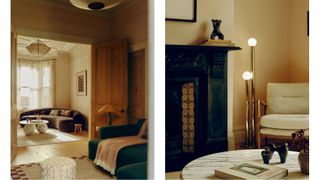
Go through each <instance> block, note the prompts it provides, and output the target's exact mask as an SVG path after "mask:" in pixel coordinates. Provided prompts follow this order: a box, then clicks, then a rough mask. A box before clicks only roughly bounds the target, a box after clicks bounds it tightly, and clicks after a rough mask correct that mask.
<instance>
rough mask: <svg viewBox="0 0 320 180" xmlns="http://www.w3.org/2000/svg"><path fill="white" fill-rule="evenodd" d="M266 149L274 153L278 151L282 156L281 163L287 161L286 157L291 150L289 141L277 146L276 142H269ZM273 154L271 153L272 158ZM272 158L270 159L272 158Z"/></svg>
mask: <svg viewBox="0 0 320 180" xmlns="http://www.w3.org/2000/svg"><path fill="white" fill-rule="evenodd" d="M265 150H268V151H270V152H271V153H272V155H273V153H274V152H275V151H277V152H278V154H279V156H280V162H281V163H285V162H286V159H287V156H288V151H289V148H288V143H284V144H282V145H280V146H276V145H275V144H267V145H266V146H265ZM272 155H271V158H272ZM271 158H270V159H271Z"/></svg>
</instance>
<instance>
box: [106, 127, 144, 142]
mask: <svg viewBox="0 0 320 180" xmlns="http://www.w3.org/2000/svg"><path fill="white" fill-rule="evenodd" d="M136 134H138V132H137V128H136V125H135V124H132V125H131V124H130V125H121V126H104V127H101V128H100V138H101V139H107V138H113V137H120V136H134V135H136Z"/></svg>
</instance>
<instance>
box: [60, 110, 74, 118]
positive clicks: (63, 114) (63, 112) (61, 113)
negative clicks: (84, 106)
mask: <svg viewBox="0 0 320 180" xmlns="http://www.w3.org/2000/svg"><path fill="white" fill-rule="evenodd" d="M60 115H61V116H66V117H71V116H72V110H64V109H62V110H61V111H60Z"/></svg>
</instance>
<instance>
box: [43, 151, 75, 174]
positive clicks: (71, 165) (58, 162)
mask: <svg viewBox="0 0 320 180" xmlns="http://www.w3.org/2000/svg"><path fill="white" fill-rule="evenodd" d="M40 169H41V176H40V177H41V179H47V180H48V179H75V178H76V161H75V160H73V159H71V158H68V157H59V156H58V157H52V158H49V159H45V160H43V161H42V162H40Z"/></svg>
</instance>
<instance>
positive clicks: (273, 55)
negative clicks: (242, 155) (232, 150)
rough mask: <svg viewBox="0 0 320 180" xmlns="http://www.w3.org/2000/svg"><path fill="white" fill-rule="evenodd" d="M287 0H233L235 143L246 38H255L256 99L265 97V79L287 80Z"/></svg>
mask: <svg viewBox="0 0 320 180" xmlns="http://www.w3.org/2000/svg"><path fill="white" fill-rule="evenodd" d="M289 3H290V0H281V1H279V0H260V1H256V0H239V1H235V42H236V44H237V45H239V46H240V47H241V48H242V51H241V52H236V53H235V68H234V80H233V82H234V104H233V109H234V132H235V137H236V142H243V141H244V139H245V138H244V130H245V98H246V97H245V96H246V95H245V82H244V80H243V79H242V73H243V72H244V71H246V70H250V47H249V46H248V44H247V40H248V39H249V38H250V37H254V38H256V39H257V41H258V43H257V46H256V48H255V49H256V63H255V65H256V67H255V70H256V72H255V83H256V84H255V88H256V98H257V99H263V100H265V97H266V86H267V83H268V82H289V81H290V54H289V53H290V51H289V50H290V48H289V47H290V43H289V39H290V37H289V18H290V17H289V12H290V11H289V8H288V6H289Z"/></svg>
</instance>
